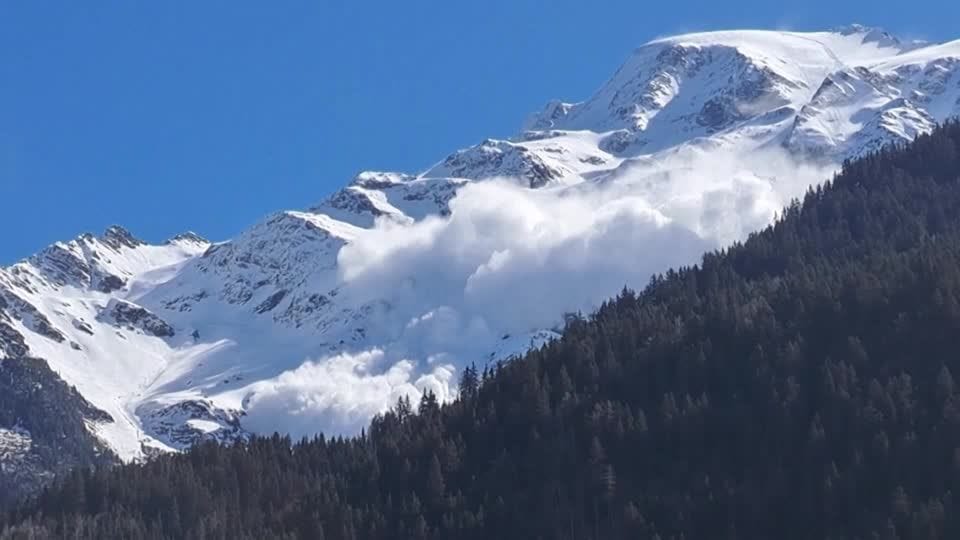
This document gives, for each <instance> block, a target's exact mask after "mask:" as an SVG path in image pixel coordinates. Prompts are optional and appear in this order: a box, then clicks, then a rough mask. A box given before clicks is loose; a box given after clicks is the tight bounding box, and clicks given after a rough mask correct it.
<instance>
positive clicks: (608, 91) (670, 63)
mask: <svg viewBox="0 0 960 540" xmlns="http://www.w3.org/2000/svg"><path fill="white" fill-rule="evenodd" d="M958 113H960V41H955V42H951V43H946V44H923V43H906V42H902V41H900V40H898V39H897V38H895V37H894V36H891V35H889V34H887V33H885V32H883V31H881V30H876V29H870V28H864V27H860V26H851V27H846V28H841V29H837V30H834V31H830V32H812V33H796V32H769V31H733V32H711V33H703V34H691V35H682V36H676V37H671V38H666V39H659V40H656V41H653V42H650V43H648V44H646V45H644V46H642V47H640V48H638V49H637V50H636V51H634V53H633V54H632V55H631V56H630V58H628V59H627V61H626V62H625V63H624V64H623V66H622V67H621V68H620V69H619V70H618V71H617V72H616V73H615V74H614V75H613V77H611V78H610V79H609V80H608V81H607V82H606V83H604V84H603V85H602V86H601V87H600V89H599V90H598V91H597V92H596V93H595V94H594V95H592V96H591V97H589V98H588V99H587V100H585V101H583V102H580V103H565V102H560V101H554V102H551V103H549V104H548V105H547V106H546V107H545V108H544V109H543V110H542V111H540V112H539V113H537V114H534V115H532V116H531V117H530V118H529V119H528V120H527V121H526V123H525V125H524V128H523V130H522V131H521V132H520V133H519V134H518V135H517V136H515V137H513V138H512V139H510V140H486V141H483V142H482V143H480V144H478V145H476V146H473V147H470V148H466V149H462V150H458V151H456V152H454V153H453V154H451V155H450V156H448V157H446V158H445V159H443V160H442V161H440V162H439V163H437V164H435V165H434V166H432V167H430V168H428V169H427V170H426V171H424V172H422V173H420V174H416V175H408V174H401V173H388V172H364V173H361V174H359V175H357V177H356V178H354V179H353V180H352V181H351V182H350V183H349V184H348V185H347V186H346V187H344V188H343V189H341V190H339V191H337V192H336V193H334V194H332V195H331V196H329V197H328V198H326V199H325V200H323V201H321V202H319V203H318V204H316V205H313V206H310V207H309V208H308V209H306V210H302V211H284V212H279V213H276V214H274V215H271V216H268V217H267V218H266V219H264V220H262V221H260V222H259V223H257V224H256V225H254V226H253V227H251V228H249V229H247V230H246V231H243V232H242V233H240V234H239V235H238V236H237V237H236V238H234V239H232V240H229V241H226V242H220V243H210V242H208V241H207V240H204V239H203V238H201V237H199V236H197V235H194V234H185V235H181V236H178V237H176V238H173V239H171V240H169V241H168V242H166V243H164V244H162V245H148V244H145V243H144V242H142V241H140V240H138V239H136V238H135V237H134V236H133V235H131V234H130V233H129V232H127V231H125V230H123V229H122V228H120V227H113V228H111V229H109V230H108V231H106V233H104V234H103V235H101V236H93V235H89V234H86V235H82V236H80V237H78V238H76V239H75V240H72V241H70V242H66V243H57V244H54V245H53V246H50V247H49V248H47V249H45V250H43V251H41V252H40V253H38V254H37V255H35V256H33V257H31V258H29V259H27V260H24V261H22V262H20V263H17V264H15V265H13V266H11V267H9V268H5V269H2V270H0V358H4V359H5V360H3V364H2V365H0V369H9V367H8V363H11V362H17V361H18V359H20V358H23V357H26V356H30V357H37V358H42V359H44V360H46V361H47V362H48V363H49V365H50V368H51V369H52V370H53V371H54V372H55V373H56V374H58V375H59V376H60V377H61V378H62V379H63V380H64V381H65V382H66V383H68V384H69V385H72V386H74V387H75V388H76V390H77V392H78V393H79V395H81V396H82V397H83V398H84V399H85V400H86V401H88V402H89V404H90V406H91V410H96V411H100V413H102V414H100V413H98V414H91V415H89V417H86V418H85V420H84V422H85V425H86V426H87V427H88V428H89V430H90V432H91V433H92V434H94V435H95V436H96V437H97V438H98V440H100V441H102V442H103V443H104V444H105V445H106V446H107V447H108V448H109V449H110V450H111V451H112V452H114V453H116V455H117V456H119V457H120V458H121V459H123V460H135V459H140V458H142V457H144V456H146V455H149V454H151V453H152V452H157V451H168V450H176V449H182V448H184V447H186V446H189V445H191V444H193V443H195V442H197V441H199V440H204V439H210V438H213V439H216V440H232V439H235V438H238V437H244V436H246V434H247V433H250V432H266V433H270V432H273V431H275V430H280V431H285V432H289V433H291V434H293V435H303V434H310V433H315V432H318V431H327V432H345V433H351V432H356V431H358V430H359V429H360V428H362V427H363V426H365V425H366V423H367V421H368V420H369V418H370V417H371V416H372V415H374V414H376V413H378V412H380V411H382V410H384V409H385V408H386V407H387V406H389V405H391V404H393V403H394V402H395V401H396V400H397V398H399V397H401V396H416V395H417V394H418V393H420V392H422V391H424V390H431V391H433V392H434V393H436V394H437V395H438V397H440V398H441V399H449V398H450V397H452V396H453V395H454V394H455V388H456V384H455V380H456V378H457V377H458V376H459V371H460V369H461V368H462V367H463V366H464V365H467V364H470V363H471V362H473V363H477V364H478V365H483V364H485V363H487V362H490V361H494V360H499V359H505V358H509V357H511V356H513V355H516V354H518V353H521V352H523V351H525V350H527V349H529V348H531V347H536V346H538V345H540V344H542V343H544V342H546V341H548V340H550V339H551V338H552V337H554V336H556V332H557V331H558V330H559V329H560V328H561V327H562V325H563V321H564V316H565V314H567V313H571V312H577V311H580V310H588V309H590V308H592V307H593V306H595V305H596V304H597V303H598V302H600V301H602V299H604V298H606V297H609V296H611V295H612V294H614V293H616V292H617V291H618V290H619V289H620V288H622V287H623V285H624V284H625V283H626V284H632V285H635V286H636V285H642V284H643V283H645V282H646V281H647V280H648V279H649V276H650V275H651V274H652V273H654V272H658V271H661V270H665V269H666V268H667V267H668V266H672V265H679V264H686V263H690V262H694V261H695V260H696V258H697V257H698V256H699V254H700V253H702V252H703V251H704V250H705V249H710V248H713V247H717V246H718V245H722V244H725V243H728V242H730V241H734V240H738V239H742V238H743V237H745V236H746V235H747V234H748V233H749V232H750V231H752V230H755V229H757V228H758V227H761V226H763V225H765V224H767V223H769V222H770V220H771V219H772V218H773V217H774V215H775V214H776V213H777V212H778V211H780V210H781V209H782V208H783V206H784V205H785V204H786V203H787V202H789V200H790V199H791V198H793V197H796V196H798V195H801V194H802V193H803V192H804V191H805V190H806V189H807V188H808V187H809V186H810V185H811V184H812V183H816V182H820V181H822V180H824V179H825V178H826V177H827V175H829V174H831V173H832V172H833V171H834V170H836V167H837V165H838V164H839V163H841V162H842V161H843V160H845V159H848V158H853V157H857V156H860V155H863V154H865V153H868V152H871V151H873V150H875V149H877V148H879V147H881V146H882V145H885V144H888V143H891V142H898V141H906V140H909V139H911V138H913V137H914V136H915V135H917V134H919V133H924V132H928V131H930V130H931V129H932V128H933V127H934V126H935V125H936V124H937V123H938V122H941V121H943V120H944V119H946V118H948V117H950V116H953V115H956V114H958ZM0 429H2V430H3V431H2V432H0V434H3V437H4V438H3V440H4V441H6V442H4V443H2V444H3V445H5V446H4V448H6V447H11V448H23V447H24V445H25V444H26V443H25V442H24V440H25V439H24V438H25V437H27V435H24V434H23V432H22V431H16V429H17V427H16V426H15V425H10V426H3V425H0ZM4 455H6V454H4V453H0V459H5V458H3V456H4Z"/></svg>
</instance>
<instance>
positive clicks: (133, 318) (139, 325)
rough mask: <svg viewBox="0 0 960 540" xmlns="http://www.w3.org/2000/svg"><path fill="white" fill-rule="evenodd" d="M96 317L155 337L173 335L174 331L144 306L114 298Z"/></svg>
mask: <svg viewBox="0 0 960 540" xmlns="http://www.w3.org/2000/svg"><path fill="white" fill-rule="evenodd" d="M97 318H98V320H100V321H103V322H108V323H110V324H113V325H115V326H121V327H127V328H129V329H131V330H133V329H138V330H142V331H143V332H145V333H147V334H150V335H152V336H156V337H173V335H174V333H175V332H174V329H173V327H172V326H170V325H169V324H167V323H166V322H165V321H164V320H163V319H161V318H160V317H158V316H156V315H154V314H153V313H152V312H150V311H149V310H147V309H146V308H143V307H140V306H138V305H136V304H132V303H130V302H126V301H124V300H118V299H116V298H114V299H111V300H110V303H109V304H107V307H106V309H104V310H103V311H102V312H101V313H100V315H98V316H97Z"/></svg>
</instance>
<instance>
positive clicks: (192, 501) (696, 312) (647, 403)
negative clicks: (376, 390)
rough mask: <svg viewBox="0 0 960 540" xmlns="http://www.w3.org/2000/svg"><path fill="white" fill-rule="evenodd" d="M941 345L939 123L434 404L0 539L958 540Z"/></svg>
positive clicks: (956, 308)
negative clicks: (355, 432)
mask: <svg viewBox="0 0 960 540" xmlns="http://www.w3.org/2000/svg"><path fill="white" fill-rule="evenodd" d="M624 249H629V246H624ZM505 309H509V306H506V307H505ZM958 346H960V124H957V123H950V124H947V125H945V126H943V127H941V128H939V129H938V130H936V131H935V132H934V133H933V134H931V135H925V136H921V137H920V138H919V139H918V140H916V141H915V142H913V143H911V144H909V145H904V146H900V147H894V148H888V149H884V150H882V151H880V152H878V153H875V154H873V155H870V156H868V157H866V158H863V159H860V160H857V161H855V162H851V163H848V164H846V165H845V166H844V168H843V171H842V172H841V173H840V174H838V175H837V176H836V177H835V178H834V179H832V180H831V181H829V182H827V183H826V184H825V185H824V186H822V187H819V188H816V189H812V190H810V191H809V192H808V193H807V194H806V196H805V197H804V199H803V200H802V201H797V202H795V203H794V204H792V205H790V207H789V208H787V209H785V210H784V212H783V215H782V216H781V217H780V218H779V219H778V220H777V222H776V223H775V224H774V225H772V226H771V227H769V228H767V229H765V230H763V231H761V232H759V233H756V234H754V235H752V236H751V237H750V238H749V239H748V240H747V241H746V242H744V243H742V244H738V245H735V246H732V247H730V248H728V249H726V250H724V251H722V252H717V253H710V254H707V255H706V256H704V258H703V260H702V263H701V264H699V265H697V266H693V267H689V268H681V269H677V270H671V271H669V272H667V273H666V274H664V275H661V276H656V277H655V278H653V279H652V280H651V282H650V284H649V286H648V287H646V288H645V289H644V290H642V291H638V292H631V291H627V290H625V291H623V293H622V294H620V295H619V296H618V297H617V298H615V299H612V300H610V301H609V302H607V303H606V304H605V305H603V306H602V307H600V308H599V310H598V311H597V312H596V313H595V314H593V315H591V316H589V317H585V318H577V319H574V320H572V321H571V322H570V323H569V324H568V326H567V329H566V331H565V333H564V335H563V337H562V338H561V339H559V340H557V341H555V342H553V343H550V344H548V345H546V346H544V347H543V348H541V349H539V350H535V351H532V352H530V353H529V354H527V355H526V357H524V358H521V359H518V360H515V361H512V362H508V363H505V364H501V365H497V366H491V367H490V368H487V369H481V370H479V371H478V370H475V369H470V370H467V371H466V372H465V373H464V374H463V379H462V383H461V396H460V398H459V399H458V400H457V401H456V402H454V403H450V404H440V403H438V402H437V400H436V398H434V397H433V396H430V395H427V396H425V397H424V398H423V399H422V400H421V401H420V402H419V403H409V402H405V401H401V402H400V403H398V404H397V405H396V407H395V408H394V409H393V410H392V411H391V412H388V413H386V414H384V415H382V416H380V417H378V418H376V419H375V420H374V421H373V422H372V424H371V426H370V427H369V429H368V430H367V431H366V432H365V433H364V434H363V435H361V436H359V437H356V438H325V437H323V436H320V437H317V438H315V439H311V440H304V441H290V440H289V439H288V438H284V437H281V436H274V437H269V438H254V439H252V440H250V441H248V442H244V443H240V444H237V445H236V446H230V447H223V446H217V445H214V444H206V445H201V446H198V447H195V448H194V449H192V450H191V451H189V452H186V453H184V454H182V455H170V456H164V457H161V458H158V459H156V460H153V461H151V462H149V463H147V464H144V465H132V466H120V467H108V468H101V469H83V470H77V471H75V472H74V473H72V474H70V475H68V476H65V477H63V478H62V480H60V481H59V482H58V483H57V484H56V485H55V486H53V487H51V488H49V489H47V490H46V491H44V492H43V493H42V494H41V495H39V496H38V497H37V498H36V499H35V500H31V501H29V502H27V503H25V504H23V505H22V506H20V507H18V508H16V509H13V510H10V511H9V512H8V513H7V514H6V515H5V517H4V518H3V519H4V525H3V526H2V527H4V532H3V533H0V537H2V538H48V537H49V538H60V537H64V538H197V539H199V538H223V539H263V538H291V539H292V538H304V539H326V540H352V539H476V540H480V539H492V538H497V539H512V538H515V539H569V540H574V539H577V540H587V539H593V540H598V539H601V538H602V539H619V538H641V539H642V538H658V539H661V540H667V539H689V540H693V539H699V538H712V539H738V538H749V539H753V538H756V539H768V538H782V539H794V538H795V539H812V538H831V539H863V540H868V539H878V540H893V539H898V538H899V539H903V540H908V539H933V538H945V539H947V538H960V492H958V493H954V492H955V491H957V487H958V486H960V380H958V377H960V350H958V348H960V347H958Z"/></svg>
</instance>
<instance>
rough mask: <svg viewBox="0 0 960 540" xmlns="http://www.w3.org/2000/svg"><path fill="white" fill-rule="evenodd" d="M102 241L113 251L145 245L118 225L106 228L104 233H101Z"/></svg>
mask: <svg viewBox="0 0 960 540" xmlns="http://www.w3.org/2000/svg"><path fill="white" fill-rule="evenodd" d="M102 241H103V243H104V244H106V245H108V246H110V247H112V248H113V249H120V248H121V247H128V248H136V247H138V246H143V245H146V244H145V243H144V242H143V240H140V239H139V238H137V237H135V236H133V235H132V234H130V231H128V230H126V229H124V228H123V227H121V226H119V225H111V226H110V227H108V228H107V230H106V232H104V233H103V238H102Z"/></svg>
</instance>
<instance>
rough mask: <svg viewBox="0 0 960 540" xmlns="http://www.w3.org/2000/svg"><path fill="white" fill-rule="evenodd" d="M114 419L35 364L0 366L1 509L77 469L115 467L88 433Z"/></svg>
mask: <svg viewBox="0 0 960 540" xmlns="http://www.w3.org/2000/svg"><path fill="white" fill-rule="evenodd" d="M112 421H113V418H111V417H110V415H108V414H107V413H105V412H103V411H101V410H99V409H97V408H96V407H94V406H93V405H91V404H90V403H89V402H88V401H86V400H85V399H84V398H83V396H81V395H80V394H79V393H78V392H77V391H76V389H74V388H73V387H71V386H68V385H67V384H66V383H65V382H63V380H62V379H60V377H58V376H57V374H56V373H54V372H53V371H52V370H51V369H50V368H49V366H48V365H47V363H46V362H45V361H43V360H40V359H36V358H26V357H24V358H18V359H7V360H3V362H2V364H0V432H2V433H0V438H3V439H4V441H5V443H6V449H7V451H5V452H0V486H3V489H0V505H3V504H5V503H9V502H12V501H14V500H16V499H17V498H19V497H22V496H24V495H30V494H32V493H36V491H37V490H39V489H40V488H42V487H43V486H44V485H45V484H46V483H47V482H48V481H49V480H50V479H51V478H52V477H53V476H54V475H56V474H59V473H64V472H66V471H68V470H70V469H71V468H73V467H76V466H82V467H90V466H94V465H106V464H110V463H115V462H116V461H117V459H116V456H114V455H113V453H112V452H110V451H109V450H108V449H107V448H106V446H104V445H103V443H101V442H100V441H99V440H98V439H97V438H96V437H94V436H93V435H92V434H91V433H90V431H89V430H88V429H87V423H88V422H112Z"/></svg>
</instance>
